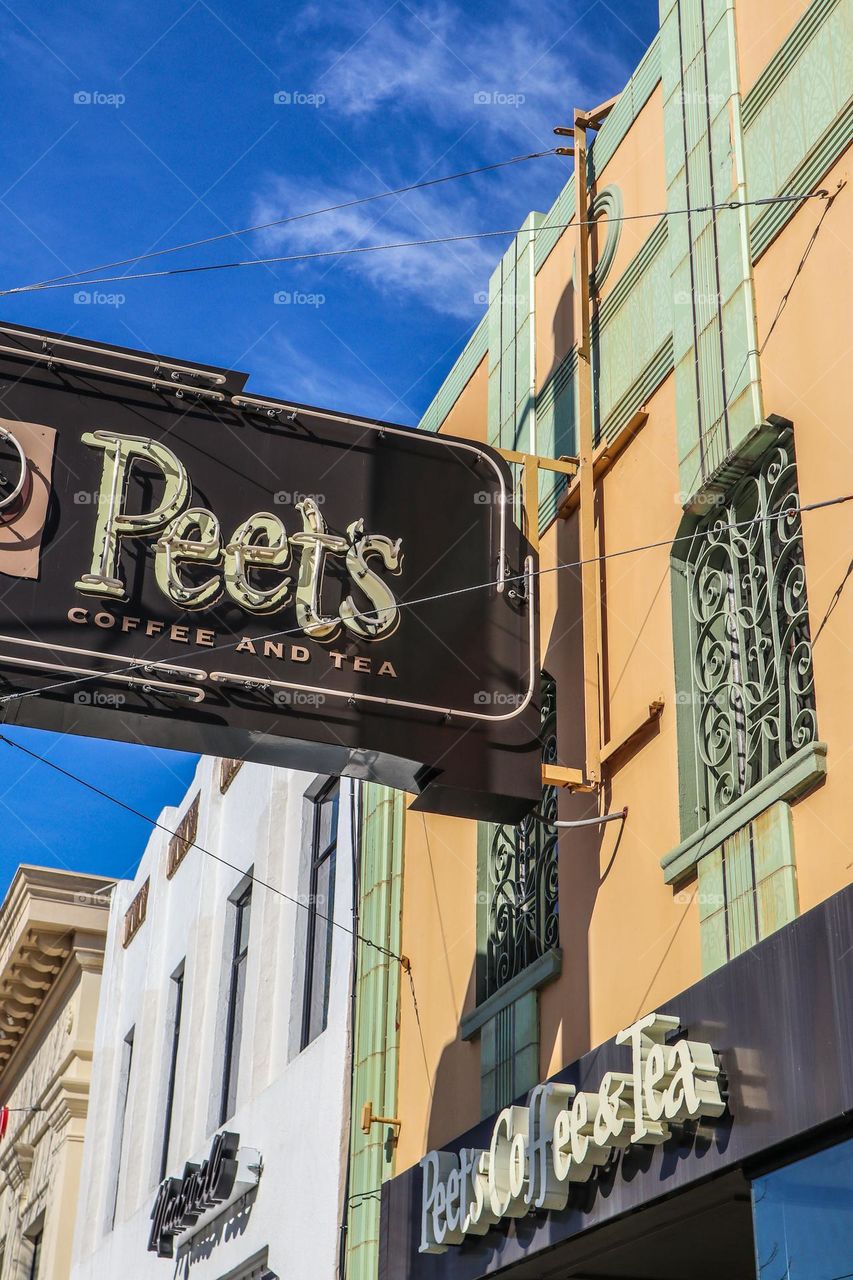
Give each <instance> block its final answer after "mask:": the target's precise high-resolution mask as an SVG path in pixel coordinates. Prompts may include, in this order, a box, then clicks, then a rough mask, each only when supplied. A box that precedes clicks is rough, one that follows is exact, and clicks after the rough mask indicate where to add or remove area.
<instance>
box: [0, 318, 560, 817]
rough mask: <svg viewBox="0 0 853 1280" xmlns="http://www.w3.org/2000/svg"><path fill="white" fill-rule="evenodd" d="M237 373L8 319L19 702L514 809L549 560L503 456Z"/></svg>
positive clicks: (0, 579) (527, 765) (433, 799)
mask: <svg viewBox="0 0 853 1280" xmlns="http://www.w3.org/2000/svg"><path fill="white" fill-rule="evenodd" d="M244 386H245V376H244V375H242V374H238V373H234V372H231V371H229V370H224V369H218V368H214V367H209V366H201V365H197V364H193V363H189V362H183V363H176V362H175V361H172V360H167V359H166V358H164V357H157V356H152V355H149V354H146V353H143V352H138V351H129V350H125V349H122V348H117V347H110V346H104V345H103V344H96V343H89V342H83V341H82V340H80V339H78V338H76V337H75V338H73V339H72V338H64V337H60V336H58V335H51V334H44V333H41V332H35V331H33V330H29V329H23V328H20V327H13V326H4V327H0V586H2V590H0V674H2V677H3V682H2V686H0V706H2V710H3V712H4V714H5V716H6V718H7V719H8V720H15V721H17V722H19V723H22V724H28V725H34V726H36V727H46V728H52V729H60V730H65V731H72V732H79V733H86V734H92V735H96V736H100V737H112V738H121V739H127V740H130V741H139V740H141V741H144V742H147V743H151V744H154V745H162V746H172V747H177V748H180V749H184V750H190V751H199V752H205V753H208V754H212V755H221V756H236V757H242V758H246V759H253V760H260V761H267V762H271V763H280V764H284V765H289V766H292V767H294V768H302V769H306V770H311V771H317V772H328V773H348V774H352V775H354V776H361V777H364V778H370V779H374V780H377V781H380V782H384V783H387V784H388V785H391V786H395V787H399V788H403V789H405V790H409V791H413V792H415V793H416V795H417V799H416V801H415V807H416V808H422V809H425V810H433V811H438V812H445V813H451V814H458V815H462V816H468V817H476V818H488V819H492V820H495V821H502V822H514V821H517V820H519V819H520V818H521V817H522V816H523V815H524V814H525V813H526V812H528V811H529V810H530V808H531V807H532V805H533V804H534V802H535V800H536V798H537V797H538V795H539V791H540V754H539V743H538V711H537V701H538V698H537V693H538V687H537V686H538V636H537V626H536V609H535V599H536V596H535V582H536V579H535V560H534V557H533V555H532V553H531V549H530V546H529V544H528V543H527V541H526V539H525V538H524V537H523V535H522V533H521V532H520V530H519V529H518V527H517V526H516V524H515V523H514V520H513V517H512V503H511V486H512V481H511V475H510V471H509V469H508V467H507V465H506V463H505V462H504V460H503V459H502V458H501V457H500V455H499V454H497V453H496V452H495V451H494V450H492V449H489V448H487V447H486V446H483V445H479V444H476V443H473V442H471V441H468V440H460V439H456V438H453V437H447V436H436V435H432V434H427V433H425V432H419V431H414V430H411V429H409V428H405V427H398V426H393V425H391V424H389V423H381V422H375V421H370V420H366V419H362V418H354V417H348V416H344V415H341V414H338V413H331V412H326V411H323V410H319V409H314V408H310V407H307V406H303V405H295V404H291V403H288V402H284V401H281V400H270V399H261V398H258V397H255V396H253V395H249V394H247V393H245V391H244ZM22 695H24V696H22Z"/></svg>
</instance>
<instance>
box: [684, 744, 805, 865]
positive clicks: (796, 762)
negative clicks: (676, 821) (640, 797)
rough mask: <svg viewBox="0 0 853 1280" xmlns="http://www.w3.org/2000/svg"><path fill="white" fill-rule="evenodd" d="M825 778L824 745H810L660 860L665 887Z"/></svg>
mask: <svg viewBox="0 0 853 1280" xmlns="http://www.w3.org/2000/svg"><path fill="white" fill-rule="evenodd" d="M825 776H826V743H825V742H811V743H809V745H808V746H807V747H802V748H801V749H800V750H799V751H797V752H796V753H795V754H794V755H793V756H791V758H790V759H789V760H786V761H785V763H784V764H780V765H779V767H778V768H776V769H774V770H773V772H772V773H769V774H768V775H767V777H766V778H764V780H763V781H762V782H759V783H758V785H757V786H755V787H753V788H752V789H751V790H750V791H748V792H747V793H746V795H743V796H741V797H740V799H738V800H736V801H735V802H734V803H733V804H731V805H729V807H728V808H727V809H726V810H724V812H723V813H720V814H718V815H717V816H716V817H715V818H713V819H712V820H711V821H710V822H706V823H705V825H704V826H703V827H700V828H699V830H698V831H694V832H693V834H692V835H690V836H688V837H687V839H686V840H682V842H681V844H679V845H676V847H675V848H674V849H671V850H670V852H669V853H667V854H666V855H665V856H664V857H663V858H661V863H660V864H661V867H662V868H663V878H664V880H665V882H666V883H667V884H673V883H674V882H675V881H677V880H681V879H682V878H683V877H684V876H686V875H688V874H689V872H691V871H692V870H693V868H694V867H695V866H696V864H697V862H699V860H700V859H701V858H704V856H705V854H707V853H711V852H712V851H713V850H714V849H717V848H719V846H720V845H721V844H722V842H723V841H724V840H727V839H728V837H729V836H731V835H733V834H734V833H735V831H739V830H740V828H741V827H743V826H745V825H746V824H747V823H748V822H751V821H752V820H753V818H756V817H757V816H758V814H760V813H763V812H764V810H765V809H767V808H769V806H770V805H771V804H775V803H776V801H777V800H788V801H793V800H798V799H799V798H800V796H803V795H805V794H806V792H807V791H811V789H812V788H813V787H815V786H817V784H818V783H819V782H821V781H822V780H823V778H824V777H825Z"/></svg>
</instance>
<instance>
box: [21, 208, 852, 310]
mask: <svg viewBox="0 0 853 1280" xmlns="http://www.w3.org/2000/svg"><path fill="white" fill-rule="evenodd" d="M828 197H829V193H828V192H827V191H825V190H823V189H821V190H819V191H806V192H794V193H790V194H785V195H778V196H763V197H759V198H756V199H748V200H726V201H723V202H722V203H719V204H708V205H696V206H695V207H690V208H683V209H658V210H654V211H651V212H648V213H626V214H620V215H618V216H614V217H613V218H610V217H609V215H608V220H609V221H611V222H636V221H641V220H644V219H649V218H657V219H660V218H672V217H677V216H679V215H682V214H693V213H716V212H719V211H722V210H735V209H744V208H747V207H750V206H760V205H772V204H783V203H791V202H795V201H798V200H800V201H801V200H817V199H820V200H825V199H828ZM597 222H598V219H597V218H589V219H581V220H578V221H575V220H574V219H572V220H571V221H569V222H544V223H542V224H540V225H539V226H538V227H536V228H534V229H533V231H532V232H531V234H532V235H534V236H535V235H538V234H539V233H540V232H542V231H564V230H566V228H568V227H581V226H594V225H596V223H597ZM516 235H518V227H508V228H502V229H499V230H494V231H471V232H467V233H460V234H457V235H452V236H431V237H429V238H428V239H424V240H399V241H393V242H389V243H386V244H368V245H352V246H350V247H349V248H341V249H315V250H312V251H310V252H306V253H287V254H276V255H274V256H272V257H267V258H258V257H256V258H240V259H236V260H235V261H232V262H208V263H198V264H196V265H195V266H188V267H166V268H163V270H161V271H133V272H128V273H126V274H123V275H119V276H96V277H95V278H94V279H89V278H87V279H86V280H85V281H81V280H80V279H79V277H75V278H73V279H61V278H57V279H56V280H55V281H54V282H50V281H48V282H47V283H44V284H30V285H16V286H15V287H13V288H10V289H0V298H8V297H13V296H15V295H17V294H23V293H42V292H46V291H48V290H52V289H73V288H75V287H76V286H79V285H80V284H86V285H96V284H115V283H122V284H126V283H130V282H132V281H135V280H162V279H165V278H166V277H169V276H188V275H198V274H201V273H204V272H208V271H231V270H235V269H237V268H240V267H257V266H276V265H281V264H283V263H289V262H309V261H315V260H317V259H322V258H346V257H352V256H353V255H357V254H363V253H379V252H383V251H387V250H393V249H416V248H424V247H427V246H431V245H440V244H459V243H461V242H463V241H470V240H487V239H489V238H491V237H496V236H516ZM93 269H94V268H93Z"/></svg>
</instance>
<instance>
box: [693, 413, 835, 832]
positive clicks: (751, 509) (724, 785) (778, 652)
mask: <svg viewBox="0 0 853 1280" xmlns="http://www.w3.org/2000/svg"><path fill="white" fill-rule="evenodd" d="M685 567H686V572H687V583H688V602H689V610H688V611H689V625H690V652H691V676H692V689H691V690H690V691H689V693H687V691H685V692H684V693H682V694H680V696H681V697H682V698H683V699H686V698H687V697H689V698H690V701H691V703H692V707H693V724H694V738H695V743H696V782H697V787H696V792H697V817H698V821H699V823H700V825H701V824H702V823H704V822H707V821H709V820H710V819H712V818H714V817H715V816H716V815H717V814H718V813H720V812H721V811H722V810H724V809H725V808H726V807H727V806H728V805H729V804H731V803H732V801H733V800H736V799H737V798H738V797H739V796H742V795H743V794H744V793H745V792H747V791H748V790H749V789H750V788H751V787H753V786H754V785H755V784H756V783H757V782H759V781H760V780H761V779H762V778H764V777H766V775H767V774H768V773H770V772H771V770H773V769H774V768H776V767H777V766H778V765H780V764H781V763H783V762H784V761H785V760H787V759H788V758H789V757H790V756H791V755H792V754H793V753H794V752H795V751H797V750H798V749H799V748H800V747H803V746H805V745H807V744H808V743H810V742H812V741H814V739H815V738H816V736H817V722H816V718H815V699H814V675H813V670H812V648H811V638H810V635H809V621H808V600H807V595H806V578H805V566H804V563H803V545H802V525H801V520H800V510H799V493H798V488H797V469H796V462H795V460H794V447H793V437H792V435H791V433H790V432H788V433H786V434H785V435H784V436H782V437H780V439H779V440H778V441H777V442H775V443H774V444H773V446H772V447H771V448H770V449H769V450H768V451H767V452H766V453H765V454H764V455H763V457H762V458H761V460H760V462H759V463H758V465H757V466H756V467H755V469H754V470H753V471H752V472H751V473H750V474H749V475H747V476H745V477H744V478H743V479H742V480H740V481H739V482H738V484H737V486H736V487H735V489H734V490H733V492H732V493H731V495H730V496H729V498H728V499H727V500H726V501H725V502H724V503H721V504H720V505H719V506H717V507H716V508H715V510H714V511H713V512H712V513H711V514H709V515H707V516H705V517H704V518H703V520H702V521H701V522H700V524H699V525H698V526H697V529H696V536H695V537H694V538H693V540H692V542H691V545H690V551H689V553H688V556H687V560H686V566H685Z"/></svg>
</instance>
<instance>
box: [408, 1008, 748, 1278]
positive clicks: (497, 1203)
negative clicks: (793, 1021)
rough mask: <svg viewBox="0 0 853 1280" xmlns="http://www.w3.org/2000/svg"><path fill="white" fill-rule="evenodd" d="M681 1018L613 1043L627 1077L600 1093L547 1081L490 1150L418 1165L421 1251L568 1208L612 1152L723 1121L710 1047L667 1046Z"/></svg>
mask: <svg viewBox="0 0 853 1280" xmlns="http://www.w3.org/2000/svg"><path fill="white" fill-rule="evenodd" d="M678 1025H679V1020H678V1018H675V1017H670V1016H668V1015H666V1014H660V1013H652V1014H649V1015H648V1016H647V1017H645V1018H641V1019H640V1020H639V1021H638V1022H635V1023H634V1024H633V1026H631V1027H628V1028H627V1029H626V1030H625V1031H620V1032H619V1034H618V1035H617V1036H616V1043H617V1044H624V1045H630V1048H631V1056H632V1070H631V1072H630V1073H627V1072H626V1073H622V1072H617V1071H608V1072H607V1074H606V1075H605V1076H604V1078H603V1079H602V1081H601V1085H600V1087H599V1090H598V1092H597V1093H589V1092H582V1091H578V1090H576V1089H575V1087H574V1085H570V1084H541V1085H537V1086H536V1088H535V1089H533V1090H532V1091H531V1094H530V1099H529V1106H526V1107H506V1108H504V1110H503V1111H501V1113H500V1115H499V1116H498V1118H497V1120H496V1122H495V1127H494V1130H493V1131H492V1140H491V1144H490V1145H489V1148H488V1150H486V1151H482V1150H477V1149H476V1148H466V1149H463V1150H462V1151H459V1152H452V1151H430V1152H429V1154H428V1155H426V1156H425V1157H424V1158H423V1160H422V1161H421V1168H422V1170H423V1193H422V1196H423V1198H422V1207H421V1243H420V1252H421V1253H443V1252H444V1251H445V1250H446V1248H447V1246H448V1245H458V1244H462V1242H463V1241H464V1239H465V1237H466V1235H476V1236H482V1235H485V1233H486V1232H487V1231H488V1230H489V1228H490V1227H493V1226H495V1225H496V1224H497V1223H498V1222H500V1221H501V1219H502V1218H523V1217H525V1215H526V1214H528V1213H531V1212H533V1211H534V1210H542V1209H564V1208H565V1206H566V1203H567V1201H568V1198H569V1190H570V1188H571V1185H572V1183H573V1182H588V1181H589V1179H590V1178H591V1177H592V1175H593V1173H594V1172H595V1170H596V1169H597V1168H601V1167H602V1166H603V1165H606V1164H607V1163H608V1162H609V1161H610V1159H611V1157H612V1155H613V1152H614V1151H617V1150H618V1149H619V1148H623V1147H628V1146H630V1145H631V1144H633V1143H640V1144H642V1145H651V1146H657V1145H658V1144H660V1143H662V1142H666V1140H667V1139H668V1138H669V1137H670V1136H671V1133H672V1129H671V1126H672V1125H677V1124H683V1123H684V1122H685V1121H688V1120H698V1119H700V1118H703V1117H707V1118H715V1117H719V1116H721V1115H722V1114H723V1112H724V1111H725V1109H726V1103H725V1100H724V1098H723V1094H722V1092H721V1089H720V1077H721V1070H720V1065H719V1063H718V1061H717V1058H716V1055H715V1054H714V1051H713V1049H712V1048H711V1046H710V1045H709V1044H702V1043H697V1042H696V1041H692V1040H676V1041H675V1042H674V1043H673V1044H667V1043H666V1036H668V1035H671V1034H672V1033H673V1032H674V1031H676V1030H677V1029H678Z"/></svg>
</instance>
